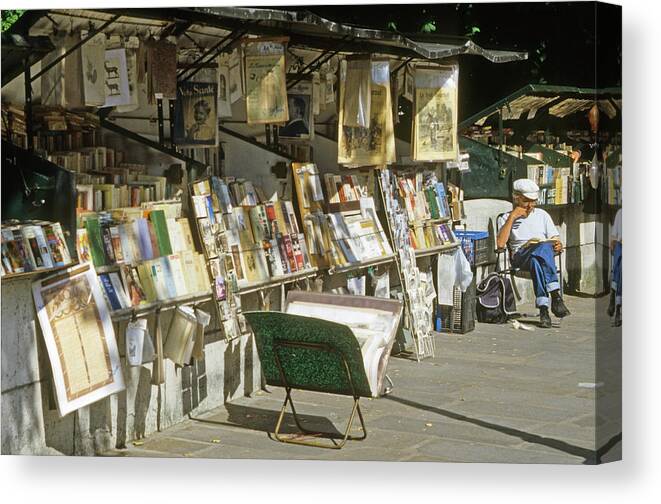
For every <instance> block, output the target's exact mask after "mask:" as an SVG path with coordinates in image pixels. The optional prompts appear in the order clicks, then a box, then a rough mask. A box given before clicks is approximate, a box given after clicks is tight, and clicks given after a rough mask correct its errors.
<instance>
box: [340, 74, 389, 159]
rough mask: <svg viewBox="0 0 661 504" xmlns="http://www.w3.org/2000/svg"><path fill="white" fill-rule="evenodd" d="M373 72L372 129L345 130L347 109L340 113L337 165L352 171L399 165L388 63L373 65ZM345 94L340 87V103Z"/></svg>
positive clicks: (371, 86) (371, 90) (370, 124)
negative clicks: (368, 167) (376, 166)
mask: <svg viewBox="0 0 661 504" xmlns="http://www.w3.org/2000/svg"><path fill="white" fill-rule="evenodd" d="M371 68H372V72H371V76H372V80H371V85H370V98H371V103H370V110H371V114H370V121H369V127H362V126H344V125H343V117H344V111H343V107H340V111H339V121H338V128H339V132H338V147H337V150H338V157H337V162H338V163H339V164H343V165H346V166H349V167H352V166H364V165H381V164H389V163H394V162H395V136H394V135H395V134H394V125H393V119H392V106H391V105H390V103H391V96H390V69H389V67H388V62H383V61H373V62H372V63H371ZM341 84H342V83H341ZM344 93H345V89H344V86H342V85H340V103H343V99H344Z"/></svg>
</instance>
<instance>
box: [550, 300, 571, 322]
mask: <svg viewBox="0 0 661 504" xmlns="http://www.w3.org/2000/svg"><path fill="white" fill-rule="evenodd" d="M551 311H552V312H553V315H555V316H556V317H558V318H563V317H566V316H567V315H571V312H570V311H569V310H568V309H567V307H566V306H565V302H564V301H563V300H562V298H561V297H560V295H557V296H551Z"/></svg>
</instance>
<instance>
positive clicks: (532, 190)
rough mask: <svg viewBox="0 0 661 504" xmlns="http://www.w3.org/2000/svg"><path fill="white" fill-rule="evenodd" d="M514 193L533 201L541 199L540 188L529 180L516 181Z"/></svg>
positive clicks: (513, 188)
mask: <svg viewBox="0 0 661 504" xmlns="http://www.w3.org/2000/svg"><path fill="white" fill-rule="evenodd" d="M512 191H513V192H514V193H515V194H521V195H522V196H523V197H524V198H528V199H531V200H536V199H537V198H539V186H538V185H537V184H535V182H533V181H532V180H530V179H527V178H522V179H518V180H515V181H514V185H513V187H512Z"/></svg>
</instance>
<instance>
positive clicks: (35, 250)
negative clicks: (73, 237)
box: [2, 221, 72, 276]
mask: <svg viewBox="0 0 661 504" xmlns="http://www.w3.org/2000/svg"><path fill="white" fill-rule="evenodd" d="M71 264H72V258H71V254H70V253H69V249H68V247H67V243H66V240H65V239H64V233H63V232H62V226H61V225H60V223H59V222H47V221H24V222H18V221H7V222H5V223H3V224H2V275H3V276H4V275H12V274H20V273H29V272H32V271H45V270H49V269H52V268H61V267H63V266H68V265H71Z"/></svg>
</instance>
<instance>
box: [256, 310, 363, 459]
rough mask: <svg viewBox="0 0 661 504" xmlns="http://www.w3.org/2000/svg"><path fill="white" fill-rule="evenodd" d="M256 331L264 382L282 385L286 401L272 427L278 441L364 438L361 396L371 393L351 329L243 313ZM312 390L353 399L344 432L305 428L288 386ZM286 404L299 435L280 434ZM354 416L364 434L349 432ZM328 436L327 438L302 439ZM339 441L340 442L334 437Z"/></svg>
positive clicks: (307, 319)
mask: <svg viewBox="0 0 661 504" xmlns="http://www.w3.org/2000/svg"><path fill="white" fill-rule="evenodd" d="M245 317H246V319H247V320H248V322H249V323H250V326H251V327H252V330H253V332H254V334H255V342H256V344H257V353H258V354H259V360H260V362H261V365H262V372H263V373H264V378H265V380H266V384H267V385H271V386H274V387H284V388H285V394H286V395H285V400H284V403H283V404H282V408H281V409H280V415H279V417H278V420H277V422H276V425H275V429H274V433H273V434H274V436H275V438H276V439H277V440H278V441H280V442H282V443H294V444H301V445H307V446H316V447H319V448H332V449H340V448H342V447H343V446H344V444H345V443H346V442H347V440H363V439H365V438H366V437H367V431H366V430H365V421H364V419H363V414H362V412H361V411H360V405H359V402H358V401H359V399H360V398H361V397H372V393H371V391H370V386H369V383H368V379H367V374H366V373H365V368H364V365H363V357H362V354H361V350H360V346H359V345H358V341H357V340H356V337H355V336H354V334H353V332H352V331H351V329H350V328H349V327H348V326H346V325H343V324H337V323H335V322H329V321H327V320H322V319H318V318H313V317H303V316H300V315H291V314H288V313H282V312H264V311H260V312H257V311H254V312H247V313H245ZM293 389H300V390H310V391H315V392H322V393H328V394H340V395H347V396H350V397H352V398H353V408H352V410H351V414H350V416H349V418H348V421H347V426H346V430H345V431H344V433H343V434H341V435H339V436H338V435H337V434H336V433H335V434H334V433H325V432H316V431H311V430H309V429H306V428H305V427H303V425H302V422H301V421H300V419H299V416H298V413H297V412H296V408H295V406H294V401H293V399H292V394H291V392H292V390H293ZM287 404H289V406H290V407H291V410H292V413H293V416H294V422H295V423H296V426H297V427H298V429H299V430H300V433H298V434H293V435H285V436H283V435H282V434H281V433H280V428H281V427H282V422H283V419H284V417H285V412H286V409H287ZM356 414H358V418H359V420H360V427H361V430H362V435H360V436H351V435H350V432H351V427H352V425H353V421H354V419H355V416H356ZM302 436H307V437H313V438H314V437H316V438H326V439H330V443H328V442H314V441H307V440H305V439H301V438H302ZM338 438H339V439H340V441H339V442H338V441H337V439H338Z"/></svg>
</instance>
